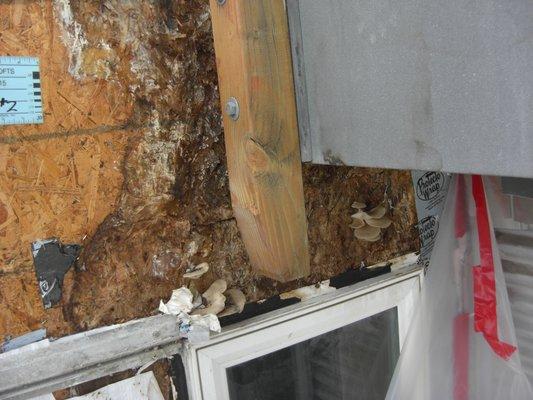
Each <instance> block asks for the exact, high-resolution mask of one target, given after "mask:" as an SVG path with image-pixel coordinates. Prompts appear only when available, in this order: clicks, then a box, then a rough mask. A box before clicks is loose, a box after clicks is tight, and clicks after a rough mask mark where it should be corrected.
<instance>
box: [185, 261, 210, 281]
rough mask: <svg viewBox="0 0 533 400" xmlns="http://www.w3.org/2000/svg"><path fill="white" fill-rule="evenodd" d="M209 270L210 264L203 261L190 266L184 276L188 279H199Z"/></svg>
mask: <svg viewBox="0 0 533 400" xmlns="http://www.w3.org/2000/svg"><path fill="white" fill-rule="evenodd" d="M207 271H209V264H208V263H206V262H203V263H201V264H198V265H196V266H194V267H192V268H188V269H187V271H185V273H184V274H183V277H184V278H187V279H198V278H200V277H201V276H202V275H203V274H205V273H206V272H207Z"/></svg>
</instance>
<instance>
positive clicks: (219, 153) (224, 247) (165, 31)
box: [0, 0, 418, 340]
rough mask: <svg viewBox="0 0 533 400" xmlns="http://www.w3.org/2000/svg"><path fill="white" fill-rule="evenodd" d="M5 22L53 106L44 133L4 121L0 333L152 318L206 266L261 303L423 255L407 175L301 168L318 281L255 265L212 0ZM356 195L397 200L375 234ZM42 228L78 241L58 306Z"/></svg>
mask: <svg viewBox="0 0 533 400" xmlns="http://www.w3.org/2000/svg"><path fill="white" fill-rule="evenodd" d="M0 26H1V27H2V29H1V30H0V53H1V52H4V53H7V54H14V55H15V54H24V55H34V56H38V57H40V59H41V72H42V74H43V85H44V88H43V96H44V109H45V123H44V125H43V126H30V125H27V126H23V127H8V128H5V129H4V128H2V129H0V154H1V155H2V157H1V158H0V193H1V198H0V201H1V202H2V204H3V205H4V206H3V207H1V208H0V221H2V222H0V226H1V228H0V230H2V231H4V234H5V236H0V271H1V272H0V340H1V339H2V338H3V336H5V335H14V336H16V335H19V334H22V333H25V332H27V331H29V330H33V329H38V328H41V327H43V328H47V330H48V333H49V335H51V336H55V337H58V336H62V335H65V334H68V333H69V332H73V331H82V330H85V329H88V328H95V327H98V326H103V325H108V324H112V323H119V322H124V321H127V320H130V319H134V318H140V317H145V316H149V315H153V314H154V313H157V306H158V304H159V300H160V299H167V298H168V296H169V295H170V293H171V291H172V290H173V289H175V288H176V287H179V286H181V285H182V284H184V283H185V282H184V279H183V277H182V276H183V272H184V271H185V270H186V268H188V267H190V266H191V265H197V264H199V263H201V262H208V263H209V264H210V270H209V272H208V273H206V274H205V275H204V276H202V278H201V279H199V280H198V281H197V282H196V285H197V288H198V290H200V291H203V290H205V289H207V288H208V287H209V285H210V284H211V283H212V282H213V281H214V280H215V279H218V278H223V279H225V280H226V281H227V282H228V286H229V287H238V288H240V289H242V290H243V292H244V293H245V295H246V298H247V300H248V301H256V300H259V299H263V298H266V297H269V296H272V295H274V294H277V293H280V292H284V291H288V290H292V289H294V288H296V287H299V286H305V285H309V284H312V283H315V282H317V281H320V280H323V279H328V278H329V277H331V276H333V275H337V274H339V273H341V272H344V271H345V270H346V269H348V268H352V267H357V268H358V267H359V266H360V264H361V262H365V263H367V264H369V265H371V264H374V263H376V262H379V261H383V260H387V259H390V258H393V257H396V256H399V255H402V254H405V253H409V252H411V251H415V250H417V249H418V242H417V231H416V228H415V224H416V214H415V209H414V197H413V196H414V195H413V191H412V184H411V177H410V174H409V172H405V171H387V170H380V169H357V168H349V167H331V166H316V165H303V172H302V176H303V183H304V184H303V188H304V199H305V212H306V218H307V221H308V229H307V234H308V239H309V252H310V271H311V274H310V275H309V276H308V277H306V278H305V279H298V280H295V281H292V282H289V283H286V284H281V283H279V282H276V281H273V280H271V279H267V278H264V277H262V276H260V275H259V274H257V272H256V271H255V270H254V269H253V268H252V267H251V265H250V260H249V258H248V255H247V252H246V249H245V247H244V244H243V241H242V238H241V235H240V233H239V229H238V228H237V223H236V220H235V216H234V214H233V209H232V206H231V200H230V191H229V184H228V175H227V168H226V154H225V146H224V130H223V127H222V122H221V115H220V103H221V102H220V96H219V91H218V81H217V68H216V59H215V53H214V49H213V37H212V30H211V15H210V11H209V2H208V1H207V0H176V1H172V2H166V1H165V2H163V1H159V0H129V1H123V0H106V1H105V2H94V1H84V0H70V1H64V0H55V1H52V0H23V1H10V2H5V1H0ZM65 99H66V100H65ZM67 100H68V101H67ZM41 166H42V167H41ZM39 171H40V172H39ZM95 193H96V195H95ZM95 196H96V197H95ZM356 199H357V200H360V201H364V202H366V203H367V204H368V205H369V206H374V205H377V204H379V203H380V202H382V201H383V200H384V199H386V201H387V204H390V205H391V208H390V211H389V216H390V218H391V219H392V221H393V223H392V225H391V226H390V227H389V228H388V229H387V230H386V231H385V232H384V233H383V237H382V239H381V240H380V241H378V242H375V243H368V242H360V241H358V240H356V238H354V236H353V231H352V229H350V227H349V225H350V223H351V218H350V215H351V214H352V213H353V209H352V208H350V205H351V204H352V202H353V201H354V200H356ZM6 221H9V222H8V223H6ZM2 224H4V225H2ZM34 236H39V237H48V236H59V237H60V239H62V240H63V241H65V242H70V241H72V242H77V243H81V244H82V245H83V252H82V255H81V257H80V260H79V263H78V266H77V267H75V268H71V270H70V271H69V272H68V273H67V275H66V276H65V283H64V287H63V301H62V303H61V304H59V305H58V306H57V307H54V308H52V309H49V310H43V308H42V304H41V301H40V297H39V293H38V288H37V282H36V280H35V274H34V271H33V265H32V263H31V258H30V252H29V242H28V241H30V240H33V237H34ZM84 238H85V239H84Z"/></svg>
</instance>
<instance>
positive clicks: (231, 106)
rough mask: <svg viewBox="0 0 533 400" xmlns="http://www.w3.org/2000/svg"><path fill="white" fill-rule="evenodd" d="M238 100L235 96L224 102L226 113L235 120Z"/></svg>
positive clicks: (237, 111)
mask: <svg viewBox="0 0 533 400" xmlns="http://www.w3.org/2000/svg"><path fill="white" fill-rule="evenodd" d="M239 112H240V110H239V102H238V101H237V99H236V98H235V97H230V98H229V100H228V101H227V103H226V114H227V115H228V117H230V118H231V119H232V120H234V121H237V120H238V119H239Z"/></svg>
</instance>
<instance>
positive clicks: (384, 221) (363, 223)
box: [350, 201, 392, 242]
mask: <svg viewBox="0 0 533 400" xmlns="http://www.w3.org/2000/svg"><path fill="white" fill-rule="evenodd" d="M352 207H353V208H355V209H357V212H356V213H355V214H353V215H352V223H351V224H350V228H352V229H353V230H354V235H355V237H356V238H357V239H359V240H364V241H366V242H377V241H378V240H379V239H380V238H381V232H382V230H383V229H386V228H388V227H389V226H390V224H391V223H392V221H391V220H390V218H388V217H387V216H386V214H387V208H386V207H385V206H384V205H382V204H380V205H379V206H377V207H374V208H373V209H371V210H369V211H363V210H364V209H365V208H366V204H365V203H362V202H358V201H355V202H354V203H353V204H352Z"/></svg>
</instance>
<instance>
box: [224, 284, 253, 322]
mask: <svg viewBox="0 0 533 400" xmlns="http://www.w3.org/2000/svg"><path fill="white" fill-rule="evenodd" d="M224 295H225V296H226V300H227V301H226V308H224V311H222V312H221V313H220V314H219V315H218V316H219V317H225V316H227V315H232V314H240V313H241V312H242V310H243V309H244V306H245V304H246V296H244V293H243V292H242V291H240V290H239V289H235V288H234V289H228V290H226V291H225V292H224Z"/></svg>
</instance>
